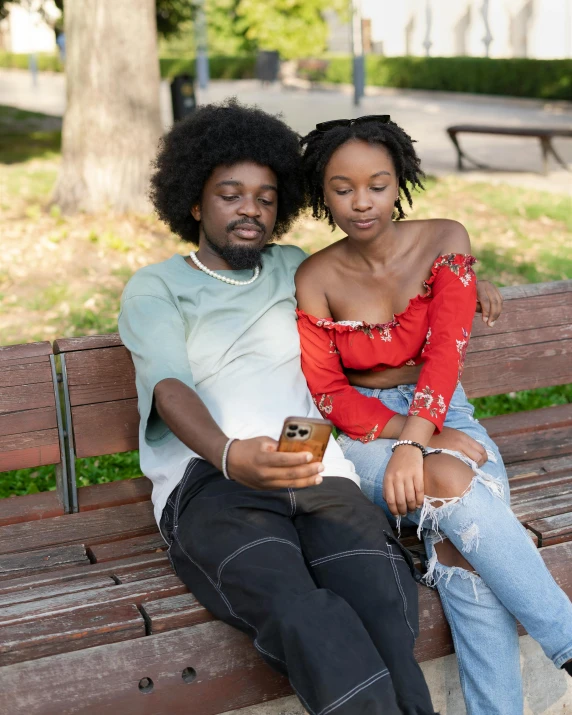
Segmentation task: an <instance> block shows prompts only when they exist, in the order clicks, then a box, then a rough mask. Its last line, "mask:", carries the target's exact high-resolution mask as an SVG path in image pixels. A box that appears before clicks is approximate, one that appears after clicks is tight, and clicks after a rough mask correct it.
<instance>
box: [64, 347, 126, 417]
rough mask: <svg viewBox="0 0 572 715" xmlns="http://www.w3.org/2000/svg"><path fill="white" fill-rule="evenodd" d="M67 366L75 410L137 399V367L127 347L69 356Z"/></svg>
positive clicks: (67, 356)
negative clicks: (99, 403)
mask: <svg viewBox="0 0 572 715" xmlns="http://www.w3.org/2000/svg"><path fill="white" fill-rule="evenodd" d="M66 367H67V374H68V384H69V388H70V402H71V405H72V407H75V406H76V405H91V404H93V403H97V402H111V401H113V400H125V399H128V398H130V397H137V392H136V390H135V368H134V367H133V361H132V360H131V356H130V354H129V352H128V351H127V349H126V348H124V347H116V348H101V349H99V350H86V351H81V352H73V353H68V354H67V355H66Z"/></svg>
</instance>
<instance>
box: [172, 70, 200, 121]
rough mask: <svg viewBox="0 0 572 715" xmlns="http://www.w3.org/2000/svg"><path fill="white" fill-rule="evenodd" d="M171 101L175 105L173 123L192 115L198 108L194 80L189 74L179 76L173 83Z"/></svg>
mask: <svg viewBox="0 0 572 715" xmlns="http://www.w3.org/2000/svg"><path fill="white" fill-rule="evenodd" d="M171 101H172V103H173V121H175V122H177V121H179V119H183V117H186V116H187V115H188V114H191V112H193V111H194V110H195V108H196V106H197V100H196V97H195V87H194V85H193V78H192V77H191V76H190V75H188V74H179V75H177V76H176V77H175V78H174V79H173V81H172V82H171Z"/></svg>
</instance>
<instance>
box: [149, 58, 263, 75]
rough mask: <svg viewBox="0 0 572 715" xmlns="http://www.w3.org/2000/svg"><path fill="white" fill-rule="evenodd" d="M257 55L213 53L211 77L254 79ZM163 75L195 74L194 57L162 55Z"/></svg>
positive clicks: (160, 61) (210, 60) (210, 69)
mask: <svg viewBox="0 0 572 715" xmlns="http://www.w3.org/2000/svg"><path fill="white" fill-rule="evenodd" d="M255 63H256V57H255V56H254V55H243V56H238V57H225V56H222V55H211V56H210V57H209V72H210V77H211V79H252V78H253V77H254V68H255ZM159 65H160V67H161V77H164V78H167V79H169V78H171V77H174V76H175V75H177V74H185V73H186V74H191V75H193V76H194V75H195V73H196V70H195V59H194V57H173V58H171V57H161V58H160V59H159Z"/></svg>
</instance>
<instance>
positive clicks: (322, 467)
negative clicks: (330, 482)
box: [318, 464, 325, 472]
mask: <svg viewBox="0 0 572 715" xmlns="http://www.w3.org/2000/svg"><path fill="white" fill-rule="evenodd" d="M324 469H325V467H324V465H323V464H320V465H319V466H318V471H319V472H323V471H324Z"/></svg>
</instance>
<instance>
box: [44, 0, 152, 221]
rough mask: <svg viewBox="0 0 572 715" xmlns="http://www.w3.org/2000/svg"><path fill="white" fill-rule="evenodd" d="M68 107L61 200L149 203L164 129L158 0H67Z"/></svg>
mask: <svg viewBox="0 0 572 715" xmlns="http://www.w3.org/2000/svg"><path fill="white" fill-rule="evenodd" d="M64 22H65V34H66V81H67V108H66V113H65V117H64V123H63V134H62V154H63V160H62V168H61V171H60V175H59V177H58V181H57V183H56V187H55V191H54V202H55V203H57V204H59V205H60V206H61V208H62V210H63V211H67V212H71V211H87V212H89V213H95V212H97V211H101V210H104V209H112V210H115V211H121V212H123V211H148V210H149V203H148V200H147V191H148V181H149V172H150V162H151V160H152V158H153V156H154V154H155V152H156V150H157V142H158V139H159V137H160V135H161V117H160V106H159V82H160V79H159V62H158V56H157V26H156V17H155V0H119V1H118V0H89V1H88V2H86V0H65V13H64Z"/></svg>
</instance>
